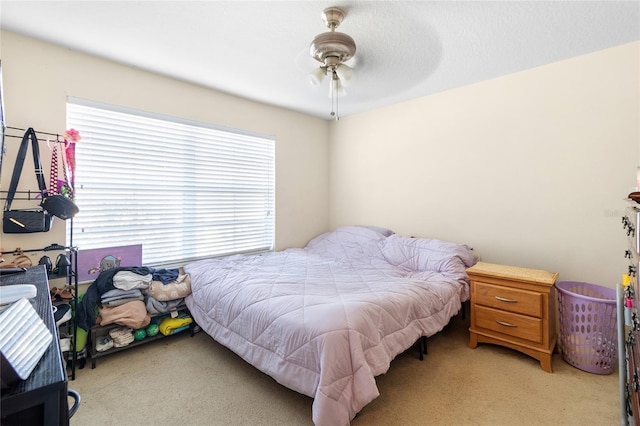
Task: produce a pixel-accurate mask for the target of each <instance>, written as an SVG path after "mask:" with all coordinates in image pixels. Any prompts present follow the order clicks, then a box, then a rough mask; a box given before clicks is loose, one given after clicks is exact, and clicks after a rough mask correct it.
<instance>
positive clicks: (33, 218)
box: [2, 127, 53, 234]
mask: <svg viewBox="0 0 640 426" xmlns="http://www.w3.org/2000/svg"><path fill="white" fill-rule="evenodd" d="M29 140H31V148H32V152H33V164H34V168H35V172H36V180H37V181H38V189H40V194H41V195H42V196H43V197H45V196H46V194H47V187H46V185H45V183H44V176H43V174H42V164H41V163H40V148H39V147H38V138H37V137H36V132H35V131H34V130H33V128H31V127H29V128H28V129H27V131H26V132H25V133H24V136H23V137H22V142H21V143H20V149H19V150H18V156H17V158H16V164H15V166H14V168H13V174H12V175H11V183H10V184H9V191H8V192H7V202H6V204H5V206H4V214H3V217H2V230H3V231H4V233H5V234H29V233H33V232H47V231H49V229H51V222H52V221H53V217H52V216H51V215H49V213H48V212H46V211H44V210H38V209H24V210H11V203H12V202H13V198H14V197H15V195H16V189H17V188H18V181H19V180H20V175H21V174H22V166H23V165H24V159H25V157H26V156H27V149H28V147H29Z"/></svg>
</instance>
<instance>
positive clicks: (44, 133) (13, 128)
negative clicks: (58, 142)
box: [5, 126, 60, 138]
mask: <svg viewBox="0 0 640 426" xmlns="http://www.w3.org/2000/svg"><path fill="white" fill-rule="evenodd" d="M6 128H7V129H11V130H20V131H21V132H24V131H26V130H27V129H21V128H20V127H11V126H6ZM34 130H35V129H34ZM35 132H36V133H40V134H43V135H49V136H56V137H59V136H60V133H49V132H40V131H38V130H36V131H35ZM5 136H10V137H13V138H17V137H20V138H22V136H12V135H5Z"/></svg>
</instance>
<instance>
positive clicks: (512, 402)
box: [69, 316, 620, 426]
mask: <svg viewBox="0 0 640 426" xmlns="http://www.w3.org/2000/svg"><path fill="white" fill-rule="evenodd" d="M468 327H469V324H468V316H467V320H463V319H461V318H460V317H456V318H454V319H453V320H452V322H451V324H450V325H449V326H448V327H447V328H446V329H445V330H443V331H442V332H441V333H439V334H438V335H436V336H433V337H432V338H430V339H429V343H428V347H429V354H428V355H427V356H426V357H425V359H424V361H419V360H418V357H417V351H414V350H411V351H408V352H405V353H404V354H401V355H399V356H398V357H397V358H396V359H395V360H394V361H393V363H392V364H391V368H390V370H389V371H388V372H387V373H386V374H384V375H382V376H380V377H378V378H377V383H378V389H379V390H380V396H379V397H378V398H377V399H376V400H374V401H373V402H372V403H371V404H369V405H367V406H366V407H365V408H364V409H363V410H362V411H361V412H360V413H359V414H358V416H357V417H356V418H355V419H354V420H353V422H352V425H353V426H370V425H373V426H376V425H380V426H382V425H384V426H388V425H456V426H459V425H492V426H495V425H505V426H507V425H508V426H513V425H540V426H546V425H576V426H577V425H580V426H586V425H598V426H602V425H616V424H620V419H619V400H620V399H619V395H618V376H617V374H618V372H617V369H616V371H615V372H614V374H611V375H595V374H590V373H587V372H584V371H582V370H579V369H576V368H574V367H572V366H570V365H568V364H567V363H565V362H564V361H563V359H562V356H561V355H560V354H555V355H554V358H553V369H554V372H553V374H549V373H545V372H544V371H543V370H542V369H540V366H539V363H538V361H536V360H534V359H532V358H529V357H528V356H526V355H523V354H520V353H519V352H515V351H512V350H510V349H506V348H502V347H499V346H494V345H488V344H481V345H479V346H478V348H476V349H469V348H468V346H467V341H468V331H467V330H468ZM69 387H70V388H72V389H75V390H76V391H78V392H79V393H80V394H81V397H82V402H81V405H80V408H79V409H78V411H77V412H76V414H75V415H74V416H73V418H72V419H71V425H72V426H88V425H100V426H102V425H172V426H173V425H181V426H182V425H254V426H255V425H258V426H259V425H313V422H312V421H311V403H312V399H311V398H309V397H306V396H304V395H301V394H298V393H296V392H293V391H291V390H288V389H286V388H285V387H283V386H281V385H279V384H278V383H276V382H275V381H274V380H273V379H271V378H270V377H269V376H267V375H265V374H263V373H260V372H259V371H258V370H256V369H255V368H253V367H252V366H250V365H249V364H247V363H245V362H244V361H243V360H242V359H240V358H239V357H238V356H236V355H235V354H234V353H233V352H231V351H229V350H228V349H226V348H224V347H223V346H221V345H219V344H217V343H216V342H214V341H213V340H212V339H211V338H210V337H209V336H208V335H206V334H205V333H204V332H200V333H198V334H196V335H195V336H194V337H190V335H189V333H188V332H185V333H183V334H181V335H176V336H172V337H169V338H166V339H160V340H158V341H155V342H151V343H149V344H147V345H141V346H139V347H137V348H131V349H129V350H126V351H121V352H119V353H116V354H112V355H110V356H106V357H104V358H100V359H98V360H97V366H96V368H95V369H91V365H90V363H87V365H86V367H85V368H83V369H81V370H77V372H76V380H74V381H71V382H69Z"/></svg>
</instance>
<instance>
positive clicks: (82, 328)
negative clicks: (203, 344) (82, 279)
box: [76, 266, 191, 351]
mask: <svg viewBox="0 0 640 426" xmlns="http://www.w3.org/2000/svg"><path fill="white" fill-rule="evenodd" d="M189 294H191V281H190V278H189V275H188V274H185V273H184V271H183V270H182V269H179V268H175V269H154V268H150V267H145V266H141V267H118V268H112V269H108V270H106V271H102V272H101V273H100V275H99V276H98V277H97V278H96V280H95V281H94V282H93V283H92V284H91V285H90V286H89V288H88V289H87V291H86V293H85V294H84V295H83V297H82V300H81V301H80V303H79V304H78V307H77V309H76V325H77V327H78V329H77V331H78V332H79V333H78V336H80V337H78V342H77V343H78V345H76V350H78V351H81V350H82V349H84V346H85V345H86V333H87V332H88V331H89V329H90V328H91V327H92V326H93V325H94V324H98V325H103V326H104V325H109V324H118V325H121V326H123V327H124V328H125V329H130V330H137V329H143V328H145V327H147V326H148V325H149V324H150V323H151V317H152V316H161V314H166V313H170V312H174V313H175V311H176V308H177V307H178V306H180V305H182V304H183V301H184V298H185V297H186V296H187V295H189ZM174 316H175V315H174ZM170 319H173V320H174V321H173V322H172V323H171V324H172V325H171V326H170V327H164V329H166V330H167V333H170V334H172V333H173V332H175V331H176V329H178V328H182V329H184V326H188V324H190V323H191V318H185V317H184V316H181V318H170ZM176 319H177V320H179V323H178V322H176V321H175V320H176ZM162 329H163V328H161V329H160V330H161V331H162ZM163 334H165V333H163ZM83 335H84V339H83V338H82V336H83ZM125 336H126V338H125V339H121V340H122V341H120V342H118V346H123V345H126V344H129V343H131V341H133V339H132V338H129V333H125ZM125 342H126V343H125ZM101 343H102V342H101ZM100 346H102V347H104V346H103V345H100Z"/></svg>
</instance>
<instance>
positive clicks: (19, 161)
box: [4, 127, 47, 211]
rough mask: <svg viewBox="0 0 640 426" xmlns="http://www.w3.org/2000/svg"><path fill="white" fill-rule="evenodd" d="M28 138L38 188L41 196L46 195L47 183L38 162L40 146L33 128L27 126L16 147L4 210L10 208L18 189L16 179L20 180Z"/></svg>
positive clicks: (40, 164)
mask: <svg viewBox="0 0 640 426" xmlns="http://www.w3.org/2000/svg"><path fill="white" fill-rule="evenodd" d="M29 140H31V148H32V152H33V166H34V169H35V172H36V180H37V181H38V189H39V190H40V195H41V196H43V197H44V196H45V195H46V192H47V185H46V184H45V182H44V174H43V173H42V163H41V162H40V147H39V146H38V137H37V136H36V132H35V130H33V128H32V127H29V128H28V129H27V130H26V131H25V132H24V136H23V137H22V142H21V143H20V148H19V149H18V156H17V158H16V164H15V166H14V167H13V174H12V175H11V183H10V184H9V191H8V192H7V202H6V204H5V206H4V210H5V211H8V210H11V203H12V202H13V198H14V197H15V195H16V189H18V181H19V180H20V175H21V174H22V166H23V165H24V160H25V158H26V156H27V148H28V145H29Z"/></svg>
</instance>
